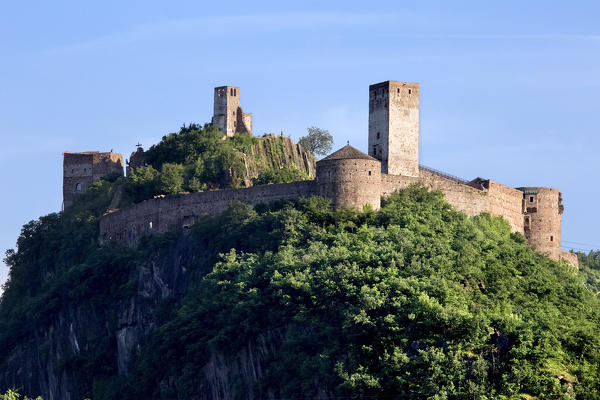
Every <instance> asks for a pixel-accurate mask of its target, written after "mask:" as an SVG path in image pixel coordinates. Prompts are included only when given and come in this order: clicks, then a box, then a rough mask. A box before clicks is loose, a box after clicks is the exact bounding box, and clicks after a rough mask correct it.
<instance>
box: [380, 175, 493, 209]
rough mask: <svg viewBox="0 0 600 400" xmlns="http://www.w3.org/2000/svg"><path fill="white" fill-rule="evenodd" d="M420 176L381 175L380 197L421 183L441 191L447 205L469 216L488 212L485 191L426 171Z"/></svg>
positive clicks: (430, 188)
mask: <svg viewBox="0 0 600 400" xmlns="http://www.w3.org/2000/svg"><path fill="white" fill-rule="evenodd" d="M420 175H421V176H420V177H418V178H415V177H411V176H402V175H388V174H383V175H382V195H383V196H387V195H389V194H391V193H392V192H394V191H396V190H400V189H404V188H406V187H408V186H410V185H411V184H413V183H421V184H423V185H424V186H425V187H426V188H428V189H429V190H439V191H441V192H442V193H443V194H444V199H445V200H446V201H447V202H448V203H449V204H451V205H452V206H453V207H454V208H455V209H457V210H459V211H462V212H464V213H465V214H467V215H469V216H474V215H478V214H480V213H482V212H484V211H487V210H488V203H489V202H488V193H487V191H485V190H481V189H477V188H474V187H471V186H468V185H464V184H461V183H458V182H456V181H454V180H452V179H449V178H446V177H443V176H440V175H437V174H434V173H432V172H428V171H426V170H421V171H420Z"/></svg>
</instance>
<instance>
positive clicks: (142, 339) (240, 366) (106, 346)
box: [0, 233, 282, 400]
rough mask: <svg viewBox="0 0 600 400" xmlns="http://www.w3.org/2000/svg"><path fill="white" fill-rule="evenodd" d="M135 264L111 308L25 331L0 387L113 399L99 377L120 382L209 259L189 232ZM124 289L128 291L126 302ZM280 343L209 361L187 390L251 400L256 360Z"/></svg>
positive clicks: (263, 342)
mask: <svg viewBox="0 0 600 400" xmlns="http://www.w3.org/2000/svg"><path fill="white" fill-rule="evenodd" d="M153 246H154V245H153ZM151 248H153V247H151ZM154 248H155V247H154ZM138 256H139V254H138ZM141 259H143V260H144V261H142V262H140V263H136V264H135V265H132V266H131V269H130V270H129V275H128V278H127V283H126V285H125V286H123V287H121V289H119V290H120V291H121V293H120V294H117V293H113V295H115V296H117V297H118V299H117V300H116V301H114V302H109V303H108V304H107V303H104V302H102V301H95V300H96V299H93V298H92V299H87V300H86V299H82V300H81V301H78V302H73V303H70V304H68V305H65V306H64V307H59V308H58V309H56V310H55V311H54V312H53V315H49V316H48V317H49V321H48V324H47V325H45V326H39V327H35V326H31V327H29V328H30V329H29V333H30V335H28V336H29V338H28V339H27V340H24V341H22V342H20V343H19V344H18V345H16V346H15V347H14V348H13V349H12V350H11V351H10V354H9V356H8V357H7V358H6V359H5V360H4V362H3V363H2V366H1V369H0V388H2V389H5V388H18V389H20V390H21V392H22V393H28V394H40V395H42V397H43V398H44V399H45V400H80V399H83V398H85V397H88V396H90V394H91V393H95V394H100V395H102V398H117V397H118V396H116V394H115V393H112V392H111V391H114V390H115V389H114V384H113V387H112V388H108V385H106V386H107V388H103V387H102V386H103V379H102V377H98V376H97V373H98V370H101V371H104V373H105V375H106V377H105V379H106V381H107V382H108V381H113V382H114V378H115V377H116V376H117V375H119V376H126V375H127V374H128V373H129V372H130V370H131V368H132V360H133V361H135V357H136V356H137V355H138V352H139V350H140V348H141V347H142V346H144V345H145V344H147V341H148V338H149V337H150V336H151V334H152V333H153V332H155V330H156V329H157V328H158V326H159V325H160V324H161V323H163V322H164V315H161V314H164V313H168V311H165V308H169V307H175V305H176V304H179V302H180V301H181V300H182V299H183V298H184V297H185V296H186V295H187V293H188V288H189V287H190V286H193V283H194V281H197V280H199V279H200V278H201V277H202V276H203V275H204V274H205V272H206V271H207V270H208V268H210V263H211V261H210V260H209V259H210V256H209V252H208V251H207V250H206V249H205V248H203V246H202V244H201V243H199V242H198V241H196V240H193V239H192V238H191V237H190V235H189V233H187V234H181V235H180V236H179V237H178V238H177V239H175V240H174V241H169V245H168V246H166V247H162V250H149V251H148V252H146V253H144V254H143V255H142V257H141ZM101 290H104V291H107V290H109V289H108V288H106V287H104V288H103V289H101ZM123 290H124V291H126V292H128V293H127V294H126V295H125V296H122V295H123V292H122V291H123ZM207 322H208V321H204V322H203V323H207ZM281 337H282V332H281V331H272V332H266V333H265V334H263V335H261V336H260V337H259V338H258V340H257V341H249V342H248V343H247V344H246V345H244V346H243V347H242V348H241V350H240V351H238V352H236V353H235V354H233V355H232V354H225V352H224V351H214V352H212V353H210V354H208V355H207V362H206V363H205V365H204V367H203V368H201V370H199V371H197V373H198V377H197V379H196V383H197V387H196V388H195V389H194V390H193V392H194V393H195V394H196V395H197V396H199V397H192V398H198V399H207V400H208V399H233V398H237V397H236V396H239V395H240V394H241V393H247V394H249V395H248V397H247V398H248V399H254V398H255V397H254V396H253V395H252V390H253V386H254V385H255V384H256V382H257V380H258V379H259V378H260V377H261V374H262V369H263V367H262V361H263V360H264V359H265V357H269V355H271V354H273V353H274V352H275V351H276V348H277V347H278V346H279V344H280V342H281ZM90 353H93V354H90ZM98 353H100V354H98ZM98 364H100V365H98ZM91 371H95V372H94V373H93V374H94V375H96V376H91V375H90V374H91ZM156 384H157V385H160V386H161V392H163V393H178V392H180V391H181V388H177V387H174V386H173V382H171V381H170V379H169V378H168V377H167V378H166V379H164V380H162V381H161V382H156ZM117 386H118V385H117ZM165 398H169V396H168V395H166V397H165Z"/></svg>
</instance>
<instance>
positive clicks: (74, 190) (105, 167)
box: [63, 151, 123, 207]
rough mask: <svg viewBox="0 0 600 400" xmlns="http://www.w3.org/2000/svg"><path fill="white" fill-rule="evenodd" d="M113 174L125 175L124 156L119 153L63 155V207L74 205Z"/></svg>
mask: <svg viewBox="0 0 600 400" xmlns="http://www.w3.org/2000/svg"><path fill="white" fill-rule="evenodd" d="M112 173H118V174H119V175H121V176H122V175H123V156H122V155H121V154H119V153H113V152H112V151H111V152H106V153H100V152H98V151H86V152H83V153H68V152H65V153H63V207H67V206H70V205H71V204H73V202H74V201H75V200H76V199H77V198H78V197H79V196H81V195H82V194H83V193H85V191H86V190H87V189H88V188H89V187H90V186H92V184H93V183H94V182H95V181H97V180H98V179H100V178H102V177H104V176H106V175H109V174H112Z"/></svg>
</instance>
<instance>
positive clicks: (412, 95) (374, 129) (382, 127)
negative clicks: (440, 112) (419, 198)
mask: <svg viewBox="0 0 600 400" xmlns="http://www.w3.org/2000/svg"><path fill="white" fill-rule="evenodd" d="M369 155H370V156H371V157H374V158H376V159H378V160H381V172H383V173H388V174H393V175H405V176H413V177H416V176H419V84H418V83H406V82H396V81H386V82H382V83H378V84H375V85H371V86H370V87H369Z"/></svg>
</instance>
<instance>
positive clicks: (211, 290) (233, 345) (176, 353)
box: [120, 188, 600, 399]
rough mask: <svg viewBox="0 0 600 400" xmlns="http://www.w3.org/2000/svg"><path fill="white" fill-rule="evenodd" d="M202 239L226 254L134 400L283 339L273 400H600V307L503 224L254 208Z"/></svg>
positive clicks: (399, 211)
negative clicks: (523, 399) (218, 360)
mask: <svg viewBox="0 0 600 400" xmlns="http://www.w3.org/2000/svg"><path fill="white" fill-rule="evenodd" d="M196 230H197V232H196V233H197V235H198V237H199V238H201V240H209V241H210V242H211V245H212V246H216V247H218V248H219V250H220V251H223V256H222V258H221V259H220V260H219V261H218V262H217V263H216V264H215V267H214V269H213V271H212V272H211V273H209V274H208V275H207V276H206V277H205V278H204V279H203V280H202V282H201V283H200V285H199V287H198V288H197V289H196V290H195V291H193V292H192V293H191V294H190V295H189V296H188V299H187V301H186V302H185V304H184V305H183V306H182V307H181V308H180V309H179V311H178V312H177V313H176V314H175V315H174V318H173V319H172V320H171V321H170V322H168V323H166V324H165V325H163V326H162V327H161V328H160V330H159V331H158V332H157V333H156V335H154V338H153V340H152V341H151V343H150V344H149V345H148V346H147V347H146V348H145V349H143V352H142V356H141V357H140V360H139V363H138V369H137V370H136V371H135V373H134V374H133V375H132V377H131V379H130V380H129V382H130V383H129V384H125V393H129V394H130V398H140V397H144V396H151V397H154V398H159V397H160V398H173V397H174V396H175V395H176V393H169V392H162V393H161V392H160V390H159V389H158V387H157V386H156V385H153V384H152V382H157V381H161V380H164V379H166V377H167V376H168V375H169V374H170V375H171V376H172V375H173V374H174V372H175V376H177V377H178V378H177V381H176V385H175V386H176V387H182V388H190V390H193V389H191V388H193V387H195V385H196V384H197V383H198V379H199V377H198V374H197V371H199V368H200V367H201V366H202V365H204V364H205V363H206V362H207V361H208V357H210V354H211V352H215V351H216V352H219V353H223V354H225V355H226V356H227V355H229V356H232V355H234V354H236V352H237V351H239V350H241V349H243V348H244V347H245V346H247V345H248V343H252V342H256V341H257V340H258V339H259V338H260V337H265V336H267V337H268V336H269V335H270V334H273V333H275V334H274V336H277V335H281V337H282V339H281V343H280V345H279V349H278V351H277V354H271V356H270V357H267V360H266V361H265V364H266V365H264V366H263V371H264V375H263V376H262V378H261V379H260V381H259V384H258V385H257V386H256V388H255V390H256V391H257V397H258V398H260V397H262V396H265V395H266V390H268V389H272V388H276V389H277V390H279V391H280V392H279V394H278V397H283V398H313V397H314V396H316V395H317V393H318V392H319V390H320V389H322V388H328V389H329V390H330V391H331V392H332V393H335V394H336V395H339V396H350V397H356V398H363V397H369V398H370V397H371V396H372V397H375V398H381V397H386V398H414V399H420V398H432V399H446V398H448V399H462V398H477V399H486V398H489V399H491V398H513V397H515V396H519V395H531V396H537V397H540V398H571V397H575V396H577V397H578V398H595V396H596V395H591V394H597V393H600V392H599V385H600V380H599V378H600V376H599V373H598V367H599V365H600V364H599V363H600V338H599V337H598V335H597V331H598V327H599V326H598V318H599V317H600V313H599V311H600V309H599V308H598V302H597V300H596V299H595V298H594V297H593V296H592V295H591V294H590V293H589V292H588V291H587V290H586V289H585V288H584V287H583V285H582V284H581V281H580V279H579V277H578V276H577V272H576V270H575V269H573V268H572V267H571V266H569V265H567V264H564V263H563V264H561V263H557V262H554V261H551V260H549V259H547V258H545V257H543V256H541V255H539V254H538V253H536V252H535V251H533V250H532V249H531V248H529V247H528V246H527V245H526V243H525V239H524V237H523V236H521V235H519V234H511V233H510V226H509V225H508V223H507V222H506V221H504V220H502V219H501V218H492V217H490V216H489V215H481V216H480V217H477V218H472V219H468V218H466V217H465V216H464V215H463V214H461V213H458V212H455V211H453V210H451V208H450V207H449V206H448V204H447V203H445V202H444V201H443V200H442V196H441V194H439V193H429V192H427V191H426V190H425V189H423V188H412V189H409V190H405V191H403V192H402V193H399V194H395V195H393V196H392V197H391V198H390V199H389V200H388V201H387V202H386V203H385V204H384V206H383V208H382V210H381V211H380V212H378V213H374V212H369V211H367V212H366V213H357V212H354V211H352V210H346V209H342V210H339V211H331V210H330V208H329V204H328V202H327V201H325V200H323V199H319V198H313V199H309V200H305V201H301V202H299V203H298V204H297V205H296V206H294V207H292V206H290V205H284V206H283V207H281V208H277V207H276V208H272V209H268V208H267V209H259V210H255V209H253V208H252V207H249V206H245V205H242V204H238V205H237V206H235V207H234V208H231V209H230V210H229V211H228V212H226V213H225V214H224V215H222V216H220V217H217V218H214V219H211V220H207V221H205V222H204V223H202V224H199V225H198V226H197V228H196ZM250 233H251V235H249V234H250ZM202 321H211V322H212V323H210V324H208V323H203V322H202ZM182 338H185V339H182ZM191 343H193V345H191ZM151 366H152V367H151ZM140 383H142V384H141V385H140ZM262 388H264V389H262ZM120 390H123V388H120ZM262 390H265V392H263V391H262Z"/></svg>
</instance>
